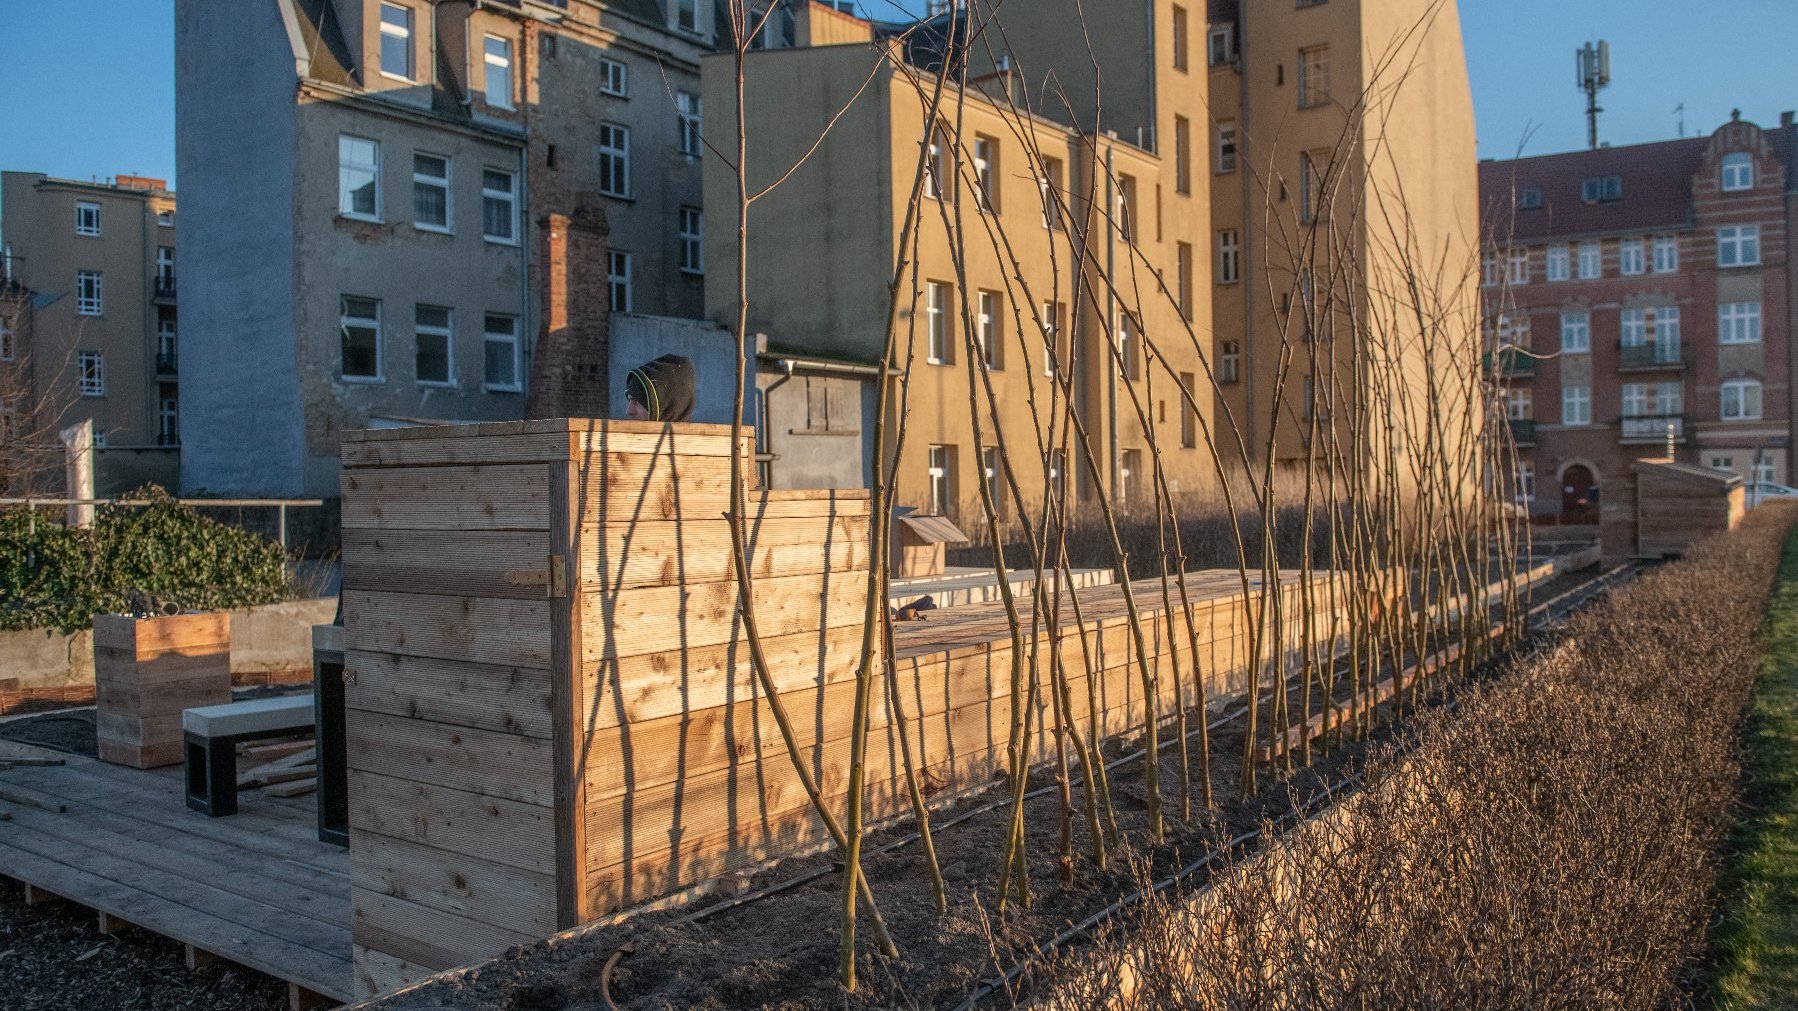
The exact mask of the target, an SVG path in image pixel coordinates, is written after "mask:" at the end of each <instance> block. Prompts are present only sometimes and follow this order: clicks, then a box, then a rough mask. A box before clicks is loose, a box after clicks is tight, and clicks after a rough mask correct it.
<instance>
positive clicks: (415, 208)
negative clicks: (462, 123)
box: [412, 151, 450, 232]
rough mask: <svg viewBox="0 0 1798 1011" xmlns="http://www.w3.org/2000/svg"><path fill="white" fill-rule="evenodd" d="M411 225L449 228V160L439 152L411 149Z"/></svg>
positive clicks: (425, 227)
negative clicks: (432, 152)
mask: <svg viewBox="0 0 1798 1011" xmlns="http://www.w3.org/2000/svg"><path fill="white" fill-rule="evenodd" d="M412 226H413V227H414V228H421V229H424V230H425V231H427V232H447V231H449V230H450V163H449V159H448V158H445V157H443V156H442V155H435V154H425V153H424V152H423V151H414V152H412Z"/></svg>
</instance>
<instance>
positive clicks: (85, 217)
mask: <svg viewBox="0 0 1798 1011" xmlns="http://www.w3.org/2000/svg"><path fill="white" fill-rule="evenodd" d="M75 234H76V235H99V234H100V205H99V204H98V203H96V202H94V201H92V200H77V201H75Z"/></svg>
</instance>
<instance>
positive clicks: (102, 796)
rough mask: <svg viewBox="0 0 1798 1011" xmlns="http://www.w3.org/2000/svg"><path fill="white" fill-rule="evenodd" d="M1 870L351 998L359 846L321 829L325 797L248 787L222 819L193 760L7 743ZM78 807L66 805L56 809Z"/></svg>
mask: <svg viewBox="0 0 1798 1011" xmlns="http://www.w3.org/2000/svg"><path fill="white" fill-rule="evenodd" d="M7 757H11V758H57V759H62V760H63V761H64V762H65V763H66V764H64V765H58V766H42V767H21V768H14V769H3V770H0V874H4V875H5V876H7V877H10V878H14V879H16V880H18V881H20V882H23V883H24V884H26V885H28V886H29V887H30V888H31V889H33V890H37V891H43V892H48V893H51V894H53V895H56V896H59V897H61V898H64V899H68V900H69V901H71V902H76V903H79V904H81V905H84V906H87V907H89V908H92V909H94V910H97V911H98V912H99V913H100V914H101V915H102V917H103V918H111V919H114V920H122V921H124V922H125V923H128V924H131V925H134V926H137V927H141V928H143V929H145V930H149V931H153V932H155V933H158V934H162V935H165V936H167V937H170V938H173V939H175V940H176V941H179V942H181V943H182V944H184V945H186V946H187V947H188V949H189V956H190V961H191V960H192V959H199V960H202V961H203V960H206V959H207V956H216V957H218V958H222V959H226V960H228V961H231V962H235V963H237V964H239V965H243V966H247V967H249V968H251V969H255V970H257V971H259V972H264V973H267V974H268V975H270V976H274V977H276V978H278V979H281V980H284V981H285V982H287V983H288V985H289V994H290V997H291V999H292V1000H293V1002H295V1003H296V1004H298V1003H301V1002H304V1001H305V1000H306V999H307V996H308V995H307V993H306V992H310V993H311V994H316V995H318V996H320V997H324V998H328V999H330V1000H334V1001H347V1000H349V999H350V997H351V989H352V988H351V969H350V881H349V857H348V854H347V853H345V852H344V851H343V850H342V849H341V848H339V847H336V846H331V845H328V844H326V843H321V842H319V841H318V838H317V824H316V818H317V816H316V814H315V808H314V799H315V798H314V797H313V796H312V795H310V794H308V795H304V796H301V797H296V798H292V799H282V798H277V797H271V796H265V795H263V794H262V793H260V792H259V791H245V792H244V793H242V794H241V795H240V797H239V813H238V814H236V815H232V816H230V817H225V818H208V817H206V816H205V815H202V814H200V813H198V812H196V811H190V810H188V808H187V805H186V803H185V802H184V799H183V789H182V779H181V767H180V766H175V767H172V768H165V769H156V770H150V771H140V770H137V769H128V768H124V767H122V766H117V765H109V764H107V763H104V762H100V761H98V760H96V759H92V758H87V757H84V756H81V755H70V754H65V753H62V752H57V751H50V750H48V749H44V748H38V747H33V746H31V745H25V744H17V743H13V742H10V741H0V758H7ZM58 806H60V807H62V808H64V810H63V811H61V812H57V811H56V810H55V808H56V807H58Z"/></svg>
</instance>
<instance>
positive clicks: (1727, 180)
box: [1718, 151, 1754, 193]
mask: <svg viewBox="0 0 1798 1011" xmlns="http://www.w3.org/2000/svg"><path fill="white" fill-rule="evenodd" d="M1718 182H1719V185H1720V188H1721V189H1722V190H1723V192H1725V193H1740V192H1743V191H1744V190H1751V189H1754V155H1752V154H1749V153H1748V152H1747V151H1731V152H1730V153H1729V154H1726V155H1724V156H1723V162H1722V164H1721V166H1720V167H1719V171H1718Z"/></svg>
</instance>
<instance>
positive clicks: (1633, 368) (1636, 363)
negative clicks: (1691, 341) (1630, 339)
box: [1617, 341, 1686, 372]
mask: <svg viewBox="0 0 1798 1011" xmlns="http://www.w3.org/2000/svg"><path fill="white" fill-rule="evenodd" d="M1685 367H1686V359H1685V356H1684V355H1683V354H1681V349H1680V346H1679V342H1678V341H1654V342H1652V343H1648V344H1619V345H1617V371H1619V372H1668V371H1682V370H1684V369H1685Z"/></svg>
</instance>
